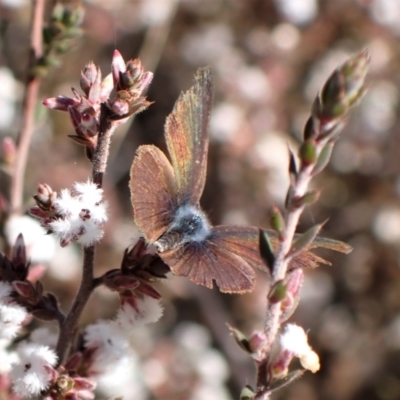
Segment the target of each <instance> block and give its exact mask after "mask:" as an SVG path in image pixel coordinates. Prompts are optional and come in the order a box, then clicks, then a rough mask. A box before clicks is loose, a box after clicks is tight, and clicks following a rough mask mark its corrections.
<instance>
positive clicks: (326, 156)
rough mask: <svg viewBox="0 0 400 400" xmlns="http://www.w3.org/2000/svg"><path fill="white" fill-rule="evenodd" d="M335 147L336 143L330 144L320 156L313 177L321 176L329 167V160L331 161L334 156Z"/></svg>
mask: <svg viewBox="0 0 400 400" xmlns="http://www.w3.org/2000/svg"><path fill="white" fill-rule="evenodd" d="M333 146H334V143H333V142H329V143H327V144H326V145H325V147H324V148H323V149H322V150H321V153H320V154H319V156H318V160H317V163H316V164H315V167H314V169H313V172H312V173H313V176H315V175H317V174H319V173H320V172H321V171H322V170H324V169H325V167H326V166H327V165H328V163H329V160H330V159H331V156H332V150H333Z"/></svg>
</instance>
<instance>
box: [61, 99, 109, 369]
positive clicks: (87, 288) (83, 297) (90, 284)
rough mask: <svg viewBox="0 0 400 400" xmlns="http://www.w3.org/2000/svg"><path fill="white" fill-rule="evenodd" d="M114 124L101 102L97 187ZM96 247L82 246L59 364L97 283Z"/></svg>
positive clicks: (95, 166) (95, 163) (63, 327)
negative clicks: (79, 275)
mask: <svg viewBox="0 0 400 400" xmlns="http://www.w3.org/2000/svg"><path fill="white" fill-rule="evenodd" d="M115 128H116V124H115V123H114V122H113V121H111V120H110V118H109V111H108V108H107V107H106V105H105V104H102V107H101V115H100V129H99V133H98V141H97V146H96V149H95V151H94V154H93V173H92V176H93V182H94V183H96V184H97V186H98V187H102V185H103V176H104V173H105V170H106V166H107V160H108V155H109V147H110V139H111V135H112V133H113V132H114V130H115ZM95 251H96V246H95V245H93V246H90V247H86V248H85V249H84V256H83V270H82V280H81V285H80V287H79V290H78V293H77V294H76V297H75V300H74V302H73V304H72V307H71V309H70V311H69V313H68V315H67V316H66V318H65V320H64V321H63V323H62V324H61V326H60V335H59V337H58V343H57V348H56V351H57V355H58V363H59V365H61V364H63V363H64V362H65V361H66V359H67V357H68V355H69V352H70V349H71V345H72V342H73V340H74V339H75V337H76V333H77V329H78V323H79V320H80V317H81V315H82V312H83V310H84V308H85V306H86V303H87V302H88V300H89V298H90V295H91V294H92V292H93V290H94V289H95V287H96V283H97V281H96V279H95V278H94V273H93V270H94V259H95Z"/></svg>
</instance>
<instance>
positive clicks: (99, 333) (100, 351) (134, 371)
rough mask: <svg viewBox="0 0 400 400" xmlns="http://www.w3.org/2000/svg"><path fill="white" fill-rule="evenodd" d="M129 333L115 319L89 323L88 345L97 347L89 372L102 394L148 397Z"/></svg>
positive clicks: (86, 339) (86, 345)
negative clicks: (129, 339)
mask: <svg viewBox="0 0 400 400" xmlns="http://www.w3.org/2000/svg"><path fill="white" fill-rule="evenodd" d="M128 334H129V332H122V330H121V329H119V327H117V326H116V325H115V324H114V323H113V321H111V322H108V321H100V322H98V323H97V324H94V325H90V326H88V327H87V328H86V331H85V335H84V339H85V347H87V348H95V349H96V351H95V353H94V355H93V362H92V364H91V366H90V368H89V371H88V373H89V376H90V378H91V379H93V380H95V381H96V383H97V385H98V389H99V390H100V391H102V392H103V393H105V394H107V395H112V396H113V397H114V396H123V397H124V398H127V399H131V398H135V400H136V399H137V400H139V399H142V398H145V396H144V394H143V393H144V388H143V384H142V383H141V381H142V379H141V377H140V372H139V367H138V359H137V355H136V354H135V353H134V352H133V350H132V348H131V346H130V343H129V341H128ZM142 394H143V396H142Z"/></svg>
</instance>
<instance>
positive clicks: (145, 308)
mask: <svg viewBox="0 0 400 400" xmlns="http://www.w3.org/2000/svg"><path fill="white" fill-rule="evenodd" d="M162 314H163V308H162V307H161V304H160V302H159V300H156V299H153V298H152V297H149V296H145V297H143V298H141V299H139V298H137V299H136V309H135V308H133V307H131V306H130V305H129V304H124V305H123V306H122V307H121V308H120V309H119V310H118V313H117V317H116V319H115V320H114V321H112V322H111V323H112V324H114V325H115V326H116V327H118V328H119V329H120V330H121V331H122V332H125V334H128V333H129V332H131V331H132V329H133V328H134V327H136V326H139V325H141V326H142V325H147V324H150V323H152V322H156V321H158V320H159V319H160V318H161V316H162Z"/></svg>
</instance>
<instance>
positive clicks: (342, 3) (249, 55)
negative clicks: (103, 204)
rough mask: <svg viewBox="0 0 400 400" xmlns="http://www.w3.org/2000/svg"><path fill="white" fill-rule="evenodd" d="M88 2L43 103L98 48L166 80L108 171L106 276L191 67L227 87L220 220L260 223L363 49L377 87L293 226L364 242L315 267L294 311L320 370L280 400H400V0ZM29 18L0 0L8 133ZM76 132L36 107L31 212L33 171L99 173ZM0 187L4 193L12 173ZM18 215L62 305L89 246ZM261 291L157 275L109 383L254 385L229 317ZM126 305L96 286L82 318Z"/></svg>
mask: <svg viewBox="0 0 400 400" xmlns="http://www.w3.org/2000/svg"><path fill="white" fill-rule="evenodd" d="M51 3H52V2H51V1H49V5H50V4H51ZM75 3H76V2H71V4H72V5H73V6H74V5H76V4H75ZM83 6H84V8H85V19H84V22H83V29H84V35H83V36H82V38H81V39H79V40H78V41H77V42H76V45H75V46H74V48H73V49H72V50H71V51H69V52H68V53H67V55H65V56H63V57H62V58H61V65H60V66H59V67H56V68H53V69H52V70H51V72H50V74H49V75H48V76H47V77H45V78H44V79H43V81H42V86H41V95H40V100H42V99H44V98H46V97H53V96H56V95H66V96H70V95H72V93H71V89H70V88H71V86H72V87H75V88H79V74H80V71H81V69H83V67H84V66H85V64H86V63H87V62H89V61H91V60H93V61H94V62H95V64H97V65H99V66H100V67H101V69H102V71H103V74H104V76H105V75H107V74H108V73H109V70H110V63H111V57H112V53H113V50H114V49H115V48H117V49H118V50H119V51H120V52H121V53H122V55H123V56H124V58H125V59H126V60H128V59H130V58H136V57H140V58H141V60H142V62H143V64H144V66H145V68H146V70H151V71H153V72H154V74H155V75H154V81H153V83H152V84H151V86H150V89H149V91H148V99H149V100H151V101H154V104H152V105H151V106H150V108H149V109H148V110H146V111H145V112H143V113H141V114H140V115H138V116H137V117H136V118H135V120H134V121H133V123H131V124H126V125H124V126H122V127H120V128H119V130H118V131H117V132H116V134H115V135H114V137H113V143H112V148H111V158H110V165H109V168H108V173H107V175H106V181H105V192H106V197H107V199H108V204H109V212H110V216H111V217H110V222H109V223H108V225H107V227H106V234H105V238H104V240H103V241H102V245H101V246H99V252H98V257H97V263H96V264H97V266H96V268H97V273H98V274H100V273H103V272H104V271H106V270H107V269H111V268H117V267H118V266H119V265H120V262H121V258H122V253H123V250H124V249H125V248H126V247H128V246H129V245H131V244H132V243H134V242H135V240H137V238H138V235H139V232H138V231H137V229H136V228H135V227H134V224H133V219H132V209H131V206H130V198H129V191H128V179H129V172H128V171H129V168H130V164H131V163H132V159H133V157H134V154H135V150H136V149H137V147H138V146H139V145H140V144H144V143H153V144H156V145H157V146H159V147H160V148H162V149H163V150H165V143H164V138H163V125H164V122H165V118H166V116H167V115H168V114H169V113H170V112H171V110H172V107H173V105H174V102H175V100H176V99H177V97H178V95H179V93H180V92H181V91H182V90H186V89H188V88H189V87H190V85H191V82H192V79H193V75H194V73H195V71H196V69H197V68H198V67H200V66H204V65H210V66H211V68H212V70H213V72H214V76H215V86H216V92H215V100H214V109H213V114H212V121H211V127H210V135H211V145H210V154H209V165H208V176H207V184H206V188H205V192H204V195H203V198H202V205H203V208H204V209H205V210H206V211H207V213H208V215H209V216H210V219H211V220H212V222H213V223H215V224H221V223H224V224H245V225H246V224H250V225H261V226H264V227H266V226H267V221H268V211H269V210H270V208H271V206H272V205H273V204H277V205H279V206H281V205H282V203H283V200H284V197H285V193H286V190H287V185H288V176H287V166H288V146H289V147H290V148H291V149H293V150H296V148H297V146H298V143H299V140H300V138H301V135H302V129H303V125H304V123H305V121H306V119H307V117H308V115H309V110H310V106H311V104H312V101H313V99H314V97H315V96H316V94H317V92H318V90H319V89H321V87H322V85H323V83H324V81H325V80H326V79H327V77H328V76H329V75H330V73H331V72H332V70H333V69H334V68H336V67H337V66H338V65H340V64H341V63H342V62H343V61H344V60H346V58H348V57H349V56H350V55H353V54H355V53H357V52H359V51H360V50H362V49H364V48H368V49H369V52H370V55H371V67H370V73H369V78H368V82H369V83H368V84H369V91H368V93H367V94H366V96H365V97H364V98H363V100H362V102H361V104H360V105H359V106H358V107H357V108H355V109H354V110H353V111H352V112H351V115H350V118H349V120H348V123H347V126H346V127H345V129H344V131H343V133H342V136H341V139H340V140H339V142H338V144H337V146H336V147H335V150H334V153H333V156H332V160H331V163H330V164H329V166H328V167H327V169H326V170H325V171H324V172H323V173H322V174H321V175H319V176H318V177H317V179H316V180H315V181H314V185H315V187H318V188H320V189H322V196H321V199H320V200H319V201H318V203H317V204H315V205H313V206H312V207H311V208H309V209H307V210H306V211H305V213H304V215H303V218H302V221H301V225H300V226H299V231H304V230H305V229H307V228H308V227H309V226H311V225H312V224H314V223H315V222H321V221H324V220H325V219H329V221H328V223H327V224H326V225H325V227H324V230H323V235H324V236H327V237H330V238H335V239H339V240H343V241H346V242H347V243H349V244H351V245H352V246H353V247H354V250H353V252H352V253H351V254H350V255H347V256H344V255H341V254H334V253H331V252H330V253H328V252H326V253H320V254H321V255H323V256H324V257H325V258H327V259H328V260H329V261H331V262H332V266H323V267H321V268H319V269H317V270H312V271H311V270H310V271H307V273H306V280H305V283H304V286H303V288H302V298H301V302H300V305H299V307H298V310H297V312H296V313H295V315H294V316H293V317H292V319H291V321H292V322H296V323H298V324H300V325H302V326H303V327H304V328H305V329H306V330H308V332H309V341H310V343H311V345H312V347H313V348H314V349H315V350H316V351H317V352H318V354H319V355H320V357H321V361H322V369H321V371H320V372H319V373H317V374H315V375H312V374H311V373H306V374H305V376H304V377H303V378H302V379H300V380H299V381H297V382H295V383H293V384H291V385H289V386H288V387H287V388H285V389H283V390H281V391H280V392H278V393H276V394H275V395H274V399H285V400H295V399H296V400H314V399H322V400H361V399H363V400H392V399H399V398H400V351H399V350H400V246H399V244H400V202H399V196H400V162H399V155H400V136H399V128H400V120H399V117H398V115H399V112H398V111H399V96H400V93H399V85H400V72H399V71H400V42H399V38H400V0H336V1H327V0H325V1H323V0H320V1H318V0H301V1H300V0H275V1H273V0H181V1H179V0H113V1H109V0H97V1H95V0H93V1H86V2H83ZM29 21H30V2H29V1H27V0H25V1H24V0H0V24H1V25H0V32H1V41H0V50H1V52H0V88H1V89H0V135H1V137H5V136H11V137H16V135H17V134H18V132H19V130H20V127H21V126H20V123H21V118H20V107H21V99H22V95H23V84H22V82H23V79H24V74H25V69H26V64H27V50H28V43H29ZM72 133H73V129H72V125H71V123H70V121H69V119H68V116H67V115H66V113H61V112H57V111H51V110H47V109H45V107H43V106H42V105H41V104H39V105H38V109H37V126H36V129H35V134H34V138H33V143H32V146H31V154H30V159H29V167H28V169H27V173H26V185H25V190H26V192H25V193H26V208H28V207H29V206H31V205H33V201H32V199H31V197H30V196H31V195H32V194H33V193H34V192H35V189H36V185H37V183H38V182H46V183H48V184H50V185H51V186H52V187H53V189H54V190H60V189H62V188H65V187H71V186H72V184H73V182H75V181H85V180H87V178H88V176H90V171H91V169H90V164H89V162H88V161H87V159H86V158H85V156H84V151H83V148H81V147H79V146H77V145H76V144H74V143H73V142H72V141H70V140H69V139H68V138H67V135H68V134H72ZM0 192H1V193H2V194H3V196H4V197H7V194H8V179H7V174H6V173H4V171H3V172H2V173H1V174H0ZM25 218H26V219H24V220H22V221H21V220H19V221H16V222H15V223H14V224H8V226H5V228H4V229H6V235H7V236H8V237H9V238H13V237H15V236H16V235H17V233H19V231H20V230H21V229H22V230H23V231H24V236H25V239H26V241H27V243H28V246H29V248H30V251H31V253H30V256H31V258H32V262H33V263H35V264H39V265H42V266H43V268H44V269H45V275H44V277H43V278H42V280H43V282H44V283H45V287H46V289H47V290H49V291H53V292H56V293H57V295H58V296H59V299H60V302H61V304H62V307H63V309H64V310H67V309H68V307H69V304H70V302H71V299H72V296H73V295H74V293H75V291H76V289H77V285H78V283H79V279H80V268H81V254H80V251H79V249H78V248H74V247H73V246H70V247H67V248H64V249H60V248H59V245H58V244H57V243H55V242H54V241H53V239H52V237H51V236H45V237H44V236H43V234H42V232H41V231H40V229H39V228H38V226H37V225H36V224H35V223H34V222H32V220H30V219H28V217H25ZM17 222H18V223H17ZM18 224H19V225H18ZM39 239H40V240H39ZM266 288H267V282H266V277H265V276H263V275H262V274H259V276H258V284H257V288H256V290H255V291H254V292H253V293H251V294H247V295H243V296H237V295H236V296H229V295H221V294H220V293H218V292H217V291H210V290H207V289H203V288H200V287H196V286H195V285H194V284H192V283H191V282H189V281H187V280H185V279H183V278H177V277H172V276H171V277H170V279H168V280H167V281H165V282H163V283H161V284H160V285H158V289H159V290H160V291H161V292H162V294H163V305H164V307H165V315H164V317H163V318H162V319H161V320H160V321H159V322H158V323H157V324H154V325H151V326H147V327H146V329H141V330H138V331H137V332H134V336H133V340H132V345H133V347H134V348H135V350H136V354H137V360H136V361H137V365H136V366H135V368H132V371H129V373H127V374H128V380H127V383H126V384H125V386H124V385H120V387H118V388H116V387H115V386H114V387H113V386H112V385H111V386H110V385H109V386H107V384H105V385H104V388H103V393H105V394H104V396H107V395H109V396H111V395H114V396H116V395H120V394H121V395H124V396H125V399H128V400H130V399H135V400H141V399H143V400H148V399H154V400H203V399H204V400H205V399H207V400H217V399H218V400H229V399H237V398H238V394H239V393H240V390H241V388H242V387H243V386H244V385H245V384H254V375H255V372H254V367H253V364H252V362H251V360H250V359H249V358H248V357H247V355H246V354H245V353H244V352H242V350H240V349H239V348H238V347H237V346H236V345H235V343H234V342H233V339H232V338H231V337H230V336H229V332H228V329H227V327H226V323H227V322H228V323H229V324H231V325H233V326H235V327H237V328H239V329H241V330H242V331H243V332H245V333H251V332H252V331H254V330H255V329H261V328H262V326H263V319H264V312H265V295H266ZM117 306H118V299H117V298H116V296H115V295H114V294H113V293H110V292H108V291H106V290H102V289H99V290H97V291H96V292H95V294H94V295H93V296H92V299H91V302H90V304H89V305H88V308H87V313H86V314H85V318H84V321H83V324H88V323H91V322H94V321H96V320H97V319H98V318H111V317H112V316H113V315H114V312H115V309H116V307H117ZM48 326H49V327H50V328H51V327H52V325H51V324H48ZM118 390H119V391H120V392H121V393H120V392H118ZM99 398H100V397H99Z"/></svg>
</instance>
